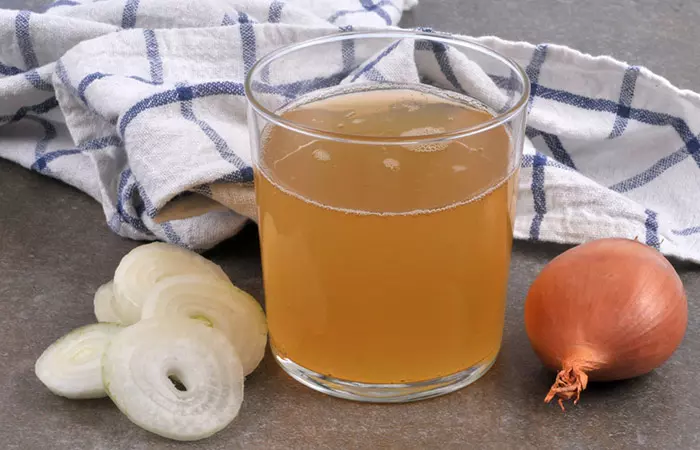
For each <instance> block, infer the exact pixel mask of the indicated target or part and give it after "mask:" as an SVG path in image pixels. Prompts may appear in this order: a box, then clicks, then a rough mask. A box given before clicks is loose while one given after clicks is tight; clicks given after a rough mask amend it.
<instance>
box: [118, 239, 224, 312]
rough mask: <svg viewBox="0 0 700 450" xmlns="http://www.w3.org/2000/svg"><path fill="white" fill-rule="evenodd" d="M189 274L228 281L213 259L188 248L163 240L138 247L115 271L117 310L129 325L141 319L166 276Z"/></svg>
mask: <svg viewBox="0 0 700 450" xmlns="http://www.w3.org/2000/svg"><path fill="white" fill-rule="evenodd" d="M187 273H190V274H191V273H201V274H208V275H211V276H214V277H217V278H221V279H222V280H226V281H228V277H227V276H226V274H225V273H224V271H223V270H221V267H219V266H217V265H216V264H214V263H213V262H211V261H209V260H208V259H206V258H203V257H202V256H200V255H198V254H197V253H194V252H192V251H189V250H185V249H183V248H180V247H177V246H175V245H171V244H165V243H162V242H153V243H151V244H146V245H142V246H140V247H136V248H135V249H133V250H132V251H131V252H129V253H128V254H127V255H126V256H124V258H122V260H121V262H120V263H119V266H118V267H117V270H116V272H115V273H114V298H115V302H114V309H115V312H116V313H117V316H118V317H119V318H121V319H122V322H123V323H125V324H127V325H130V324H133V323H136V322H138V321H139V319H140V318H141V307H142V306H143V303H144V301H145V300H146V297H148V294H149V293H150V291H151V289H152V288H153V286H154V285H155V284H156V283H157V282H158V281H160V280H163V279H165V278H168V277H171V276H174V275H181V274H187Z"/></svg>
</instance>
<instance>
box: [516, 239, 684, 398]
mask: <svg viewBox="0 0 700 450" xmlns="http://www.w3.org/2000/svg"><path fill="white" fill-rule="evenodd" d="M687 322H688V305H687V302H686V296H685V292H684V290H683V284H682V283H681V280H680V278H679V277H678V274H677V273H676V271H675V270H674V269H673V266H671V264H670V263H669V262H668V261H667V260H666V258H664V257H663V255H661V253H659V252H658V251H656V250H655V249H653V248H651V247H648V246H646V245H644V244H642V243H640V242H637V241H635V240H629V239H600V240H597V241H591V242H588V243H585V244H581V245H579V246H577V247H574V248H572V249H570V250H568V251H566V252H564V253H562V254H561V255H559V256H558V257H556V258H555V259H554V260H552V261H551V262H550V263H549V264H548V265H547V266H545V268H544V269H543V270H542V272H541V273H540V274H539V275H538V276H537V278H536V279H535V281H534V283H533V284H532V286H531V287H530V291H529V292H528V295H527V300H526V302H525V329H526V331H527V335H528V337H529V339H530V343H531V344H532V347H533V349H534V350H535V353H536V354H537V356H538V357H539V358H540V359H541V360H542V362H543V363H544V364H545V366H547V367H548V368H550V369H553V370H556V371H558V373H557V378H556V381H555V383H554V385H553V386H552V388H551V390H550V391H549V393H548V394H547V396H546V398H545V402H550V401H551V400H552V399H553V398H554V397H555V396H558V397H559V404H560V406H561V407H562V408H563V407H564V406H563V403H562V400H569V399H572V398H573V399H574V403H577V402H578V400H579V397H580V395H581V391H583V390H584V389H585V388H586V385H587V383H588V381H589V380H591V381H612V380H622V379H626V378H632V377H636V376H639V375H642V374H645V373H647V372H650V371H652V370H653V369H655V368H656V367H658V366H660V365H661V364H663V363H664V362H665V361H666V360H667V359H668V358H669V357H670V356H671V354H673V352H674V351H675V350H676V348H678V346H679V345H680V343H681V341H682V340H683V335H684V334H685V329H686V326H687Z"/></svg>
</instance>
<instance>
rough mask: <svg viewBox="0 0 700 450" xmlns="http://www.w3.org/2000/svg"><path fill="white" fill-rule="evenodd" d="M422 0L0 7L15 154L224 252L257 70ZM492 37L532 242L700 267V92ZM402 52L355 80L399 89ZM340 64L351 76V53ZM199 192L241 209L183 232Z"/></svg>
mask: <svg viewBox="0 0 700 450" xmlns="http://www.w3.org/2000/svg"><path fill="white" fill-rule="evenodd" d="M414 3H415V1H411V0H405V1H404V0H333V1H331V0H294V1H292V0H288V1H286V2H281V1H269V0H242V1H229V0H202V1H197V2H173V1H170V0H93V1H90V0H81V1H77V0H58V1H57V2H55V3H54V4H53V5H51V6H50V7H49V8H48V9H47V10H46V12H44V13H29V12H26V11H10V10H0V42H2V43H3V45H2V46H0V157H3V158H7V159H10V160H12V161H15V162H17V163H19V164H21V165H23V166H25V167H28V168H31V169H33V170H36V171H39V172H40V173H43V174H45V175H48V176H53V177H56V178H59V179H61V180H63V181H65V182H66V183H69V184H71V185H73V186H75V187H77V188H78V189H81V190H83V191H85V192H86V193H87V194H89V195H91V196H92V197H94V198H95V199H96V200H98V201H99V202H100V203H101V204H102V206H103V209H104V212H105V217H106V221H107V223H108V224H109V226H110V228H111V229H112V230H114V231H115V232H117V233H119V234H121V235H123V236H127V237H130V238H134V239H162V240H165V241H168V242H173V243H177V244H180V245H185V246H189V247H191V248H196V249H205V248H209V247H211V246H213V245H215V244H216V243H218V242H220V241H221V240H223V239H225V238H227V237H229V236H231V235H233V234H234V233H235V232H236V231H237V230H238V229H239V228H240V226H241V225H242V224H243V223H244V222H245V221H246V220H247V219H246V215H252V214H254V208H253V207H252V205H250V201H251V200H250V199H251V198H252V197H251V187H250V183H249V181H250V179H251V169H250V163H251V157H250V148H249V140H248V135H247V127H246V108H245V98H244V95H243V91H242V82H243V78H244V74H245V72H246V71H247V70H248V69H249V68H250V66H251V65H252V63H253V62H254V61H255V59H256V58H258V57H260V56H262V55H263V54H265V53H267V52H269V51H270V50H272V49H274V48H277V47H279V46H281V45H284V44H288V43H291V42H297V41H300V40H304V39H308V38H312V37H316V36H321V35H325V34H328V33H331V32H334V31H337V30H339V29H344V30H347V29H349V28H352V27H354V28H360V27H361V28H375V27H387V26H391V25H395V24H396V23H397V22H398V20H399V18H400V16H401V13H402V10H403V9H404V7H409V6H411V5H413V4H414ZM465 31H468V30H465ZM478 40H479V41H480V42H482V43H484V44H486V45H489V46H491V47H493V48H495V49H496V50H498V51H500V52H502V53H504V54H506V55H508V56H510V57H512V58H514V59H515V60H516V61H518V62H519V63H520V64H521V65H522V66H523V67H526V71H527V73H528V75H529V77H530V79H531V82H532V96H531V104H530V117H529V121H528V125H529V126H528V132H527V134H528V137H529V138H530V139H531V144H530V142H528V145H526V152H525V155H524V157H523V164H522V170H521V184H520V191H519V200H518V212H517V221H516V230H515V232H516V237H518V238H523V239H531V240H546V241H556V242H566V243H578V242H582V241H586V240H590V239H594V238H600V237H606V236H619V237H628V238H635V237H636V238H638V239H639V240H641V241H643V242H646V243H648V244H649V245H652V246H654V247H656V248H659V249H660V250H661V251H663V252H664V253H667V254H670V255H674V256H677V257H680V258H684V259H690V260H694V261H696V262H700V142H699V139H698V138H699V136H698V133H700V96H698V95H697V94H694V93H692V92H688V91H680V90H678V89H676V88H674V87H673V86H671V85H670V84H669V83H668V82H667V81H666V80H664V79H662V78H660V77H658V76H656V75H654V74H652V73H651V72H649V71H648V70H646V69H644V68H639V67H630V66H627V65H626V64H623V63H620V62H618V61H615V60H613V59H611V58H608V57H591V56H589V55H583V54H581V53H579V52H576V51H574V50H571V49H568V48H565V47H560V46H556V45H539V46H533V45H530V44H526V43H516V42H506V41H503V40H500V39H497V38H494V37H484V38H479V39H478ZM391 51H393V49H392V50H391ZM391 51H389V52H387V53H386V54H383V55H379V56H378V57H375V58H374V59H372V60H371V61H370V62H367V61H365V62H363V61H357V65H359V67H357V68H356V69H355V71H354V72H353V73H354V74H357V73H359V72H362V73H361V75H362V76H366V77H369V76H374V77H376V76H393V75H387V74H394V73H396V72H397V71H392V69H391V67H392V61H393V62H394V63H395V62H396V61H397V57H396V55H394V57H392V54H391ZM396 51H397V52H402V51H407V50H406V49H402V46H400V45H399V46H398V49H397V50H396ZM432 57H433V58H434V59H433V60H432V61H431V62H427V63H425V64H429V65H431V67H433V68H434V70H435V71H436V73H435V74H434V77H435V80H433V81H435V82H436V83H438V84H440V83H444V84H448V83H452V85H453V87H454V84H455V82H457V84H459V82H460V80H459V79H457V80H455V79H453V77H451V76H449V71H450V65H451V64H455V65H458V64H460V63H461V62H460V61H458V60H454V58H453V56H451V55H449V54H448V55H447V58H446V59H445V55H443V54H441V53H440V52H439V51H435V52H433V55H432ZM423 59H425V57H423ZM326 61H327V64H328V65H329V67H330V68H332V67H334V65H335V66H337V67H338V70H340V68H341V67H342V65H343V63H344V61H343V57H342V54H341V52H340V51H338V52H337V54H332V55H331V54H329V55H327V59H326ZM416 63H418V59H416ZM368 64H371V65H372V66H371V70H366V71H364V72H363V67H367V65H368ZM446 70H447V72H446ZM401 73H404V72H401ZM489 75H492V74H489ZM491 79H493V82H494V83H495V84H494V86H495V85H498V82H497V81H498V80H497V79H496V78H494V77H491ZM491 79H489V78H488V77H487V79H486V81H487V82H491ZM276 81H277V82H278V83H280V81H279V80H276ZM278 86H279V85H278ZM501 87H503V86H501ZM236 183H238V184H236ZM222 186H226V189H222ZM232 186H234V187H233V188H232ZM235 186H239V187H240V189H236V188H235ZM3 187H4V188H6V189H7V188H8V187H6V186H3ZM188 192H197V193H199V194H203V195H205V196H209V197H211V198H213V199H216V200H217V201H221V202H223V203H226V204H229V205H233V207H234V208H236V209H237V211H238V212H239V213H240V214H238V213H234V212H232V211H229V210H224V209H222V208H211V207H209V208H205V209H204V210H206V211H209V212H207V213H205V214H202V215H199V216H195V217H190V218H186V219H182V218H179V217H178V215H177V214H174V215H172V217H174V218H173V219H172V220H167V219H168V216H169V215H170V212H171V211H169V208H170V207H171V205H173V204H180V203H182V202H187V201H188V195H187V193H188ZM227 196H228V198H224V197H227ZM55 200H56V199H52V198H48V197H47V199H46V201H47V202H48V201H55ZM190 209H191V208H190ZM163 217H165V219H163Z"/></svg>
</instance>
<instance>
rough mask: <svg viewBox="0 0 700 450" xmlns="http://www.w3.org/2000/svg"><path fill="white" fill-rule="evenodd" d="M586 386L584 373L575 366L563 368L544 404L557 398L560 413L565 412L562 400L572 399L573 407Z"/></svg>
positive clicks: (586, 381) (586, 380) (586, 377)
mask: <svg viewBox="0 0 700 450" xmlns="http://www.w3.org/2000/svg"><path fill="white" fill-rule="evenodd" d="M586 386H588V375H586V372H584V371H583V370H582V369H580V368H579V367H576V366H568V367H565V368H563V369H562V370H560V371H559V372H558V373H557V379H556V380H555V381H554V384H553V385H552V387H551V389H550V390H549V393H548V394H547V396H546V397H545V398H544V402H545V403H549V402H551V401H552V400H553V399H554V397H559V400H558V403H559V407H561V410H562V411H566V408H564V400H571V399H572V398H573V399H574V405H576V404H578V401H579V399H580V398H581V392H582V391H583V390H584V389H586Z"/></svg>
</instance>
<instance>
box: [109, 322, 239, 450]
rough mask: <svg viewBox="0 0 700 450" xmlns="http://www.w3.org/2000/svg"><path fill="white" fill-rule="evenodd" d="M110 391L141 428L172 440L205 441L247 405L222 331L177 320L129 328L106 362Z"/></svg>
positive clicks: (113, 344)
mask: <svg viewBox="0 0 700 450" xmlns="http://www.w3.org/2000/svg"><path fill="white" fill-rule="evenodd" d="M102 377H103V381H104V385H105V390H106V391H107V394H108V395H109V396H110V398H111V399H112V401H113V402H114V403H115V404H116V405H117V407H118V408H119V409H120V410H121V411H122V412H123V413H124V414H126V416H127V417H128V418H129V419H130V420H131V421H132V422H133V423H135V424H136V425H138V426H140V427H142V428H144V429H146V430H148V431H151V432H153V433H155V434H158V435H160V436H163V437H167V438H170V439H176V440H182V441H192V440H197V439H202V438H205V437H208V436H211V435H212V434H214V433H216V432H217V431H219V430H221V429H223V428H224V427H225V426H226V425H228V424H229V423H230V422H231V421H232V420H233V419H234V418H235V417H236V415H237V414H238V411H239V409H240V407H241V403H242V402H243V369H242V367H241V363H240V360H239V359H238V356H237V355H236V352H235V350H234V348H233V346H232V345H231V343H230V342H229V341H228V339H227V338H226V336H224V334H223V333H221V332H220V331H219V330H216V329H214V328H211V327H207V326H205V325H203V324H202V323H201V322H198V321H196V320H192V319H185V318H179V317H167V318H153V319H149V320H143V321H141V322H139V323H137V324H135V325H132V326H130V327H129V328H127V329H125V330H124V331H123V332H122V333H121V334H119V335H118V336H117V337H116V338H115V339H114V340H113V341H112V342H111V343H110V345H109V347H108V348H107V351H106V352H105V354H104V357H103V359H102Z"/></svg>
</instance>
